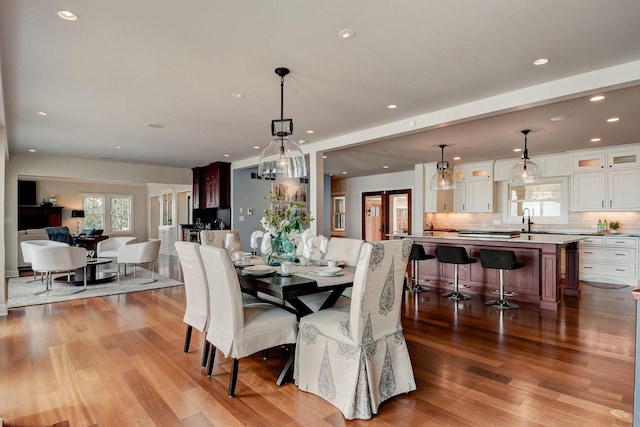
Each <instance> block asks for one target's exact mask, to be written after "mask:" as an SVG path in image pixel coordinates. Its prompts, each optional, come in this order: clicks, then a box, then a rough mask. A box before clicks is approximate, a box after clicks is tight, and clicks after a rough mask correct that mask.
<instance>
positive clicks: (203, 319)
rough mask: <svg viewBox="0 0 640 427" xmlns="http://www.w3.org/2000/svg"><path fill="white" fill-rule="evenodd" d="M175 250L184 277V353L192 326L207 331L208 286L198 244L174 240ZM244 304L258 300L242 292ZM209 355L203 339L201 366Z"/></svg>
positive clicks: (206, 343) (187, 350) (207, 345)
mask: <svg viewBox="0 0 640 427" xmlns="http://www.w3.org/2000/svg"><path fill="white" fill-rule="evenodd" d="M175 247H176V252H177V253H178V259H179V260H180V267H181V268H182V276H183V279H184V291H185V295H186V307H185V310H184V318H183V319H182V321H183V322H184V323H186V324H187V331H186V333H185V337H184V349H183V351H184V353H185V354H186V353H188V352H189V345H190V343H191V333H192V331H193V328H196V329H197V330H198V331H200V332H206V331H207V325H208V323H209V288H208V286H209V285H208V284H207V276H206V273H205V271H204V264H203V263H202V258H201V257H200V245H199V244H198V243H193V242H176V243H175ZM242 301H243V303H245V304H251V303H257V302H259V300H258V299H257V298H254V297H252V296H251V295H247V294H242ZM208 356H209V343H208V342H207V341H206V339H205V341H204V345H203V347H202V367H203V368H204V367H205V366H206V364H207V359H208Z"/></svg>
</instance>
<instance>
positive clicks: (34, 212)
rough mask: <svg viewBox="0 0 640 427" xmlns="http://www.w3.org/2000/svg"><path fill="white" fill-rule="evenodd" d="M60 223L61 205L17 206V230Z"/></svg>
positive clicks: (53, 225) (58, 225) (57, 225)
mask: <svg viewBox="0 0 640 427" xmlns="http://www.w3.org/2000/svg"><path fill="white" fill-rule="evenodd" d="M61 225H62V206H50V205H45V206H20V207H19V208H18V230H27V229H29V228H45V227H60V226H61Z"/></svg>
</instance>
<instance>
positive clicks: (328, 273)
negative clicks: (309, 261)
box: [309, 267, 342, 277]
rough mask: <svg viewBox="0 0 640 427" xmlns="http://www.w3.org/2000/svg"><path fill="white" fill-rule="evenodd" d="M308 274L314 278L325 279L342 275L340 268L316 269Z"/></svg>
mask: <svg viewBox="0 0 640 427" xmlns="http://www.w3.org/2000/svg"><path fill="white" fill-rule="evenodd" d="M309 274H313V275H314V276H325V277H332V276H339V275H341V274H342V268H340V267H324V268H318V269H315V270H312V271H311V272H309Z"/></svg>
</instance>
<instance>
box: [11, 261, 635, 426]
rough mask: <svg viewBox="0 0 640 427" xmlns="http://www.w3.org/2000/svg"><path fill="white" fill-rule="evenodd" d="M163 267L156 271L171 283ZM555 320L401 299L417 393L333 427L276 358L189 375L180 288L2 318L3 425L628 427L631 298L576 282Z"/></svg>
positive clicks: (474, 303) (335, 421) (335, 418)
mask: <svg viewBox="0 0 640 427" xmlns="http://www.w3.org/2000/svg"><path fill="white" fill-rule="evenodd" d="M176 265H177V263H176V262H175V259H173V258H171V259H169V258H168V257H163V260H162V262H161V266H160V274H163V275H168V276H171V277H173V278H176V279H180V271H179V268H178V267H177V266H176ZM582 288H583V295H582V297H581V298H579V299H578V298H567V299H566V301H565V302H564V303H563V304H562V305H561V307H560V310H559V311H558V312H557V313H554V312H551V311H545V310H540V309H539V308H538V307H537V306H536V305H533V304H522V306H521V308H520V309H519V310H515V311H504V312H501V311H498V310H495V309H491V308H488V307H486V306H485V305H484V304H483V299H482V298H481V297H479V296H474V297H473V298H472V300H470V301H465V302H461V303H459V304H454V303H453V302H451V301H449V300H446V299H443V298H441V297H440V296H439V293H436V292H433V291H432V292H429V293H424V294H419V295H410V294H406V295H405V297H406V300H405V306H404V309H403V326H404V333H405V337H406V340H407V343H408V346H409V352H410V355H411V359H412V363H413V368H414V373H415V377H416V381H417V385H418V390H417V391H415V392H412V393H410V394H408V395H403V396H399V397H396V398H393V399H391V400H390V401H389V402H387V403H385V404H384V405H383V406H382V407H381V408H380V412H379V414H378V415H377V416H375V417H374V418H373V419H372V420H370V421H354V422H348V421H345V420H344V419H343V417H342V415H341V414H340V412H338V411H337V410H336V409H335V408H334V407H333V406H331V405H330V404H328V403H326V402H325V401H324V400H322V399H320V398H319V397H317V396H314V395H311V394H308V393H304V392H300V391H299V390H298V389H297V388H296V387H295V385H293V384H287V385H285V386H283V387H278V386H276V385H275V384H274V381H275V379H276V376H277V374H278V373H279V371H280V369H281V368H282V366H283V364H284V363H285V361H286V354H281V353H280V351H272V352H271V356H272V357H271V358H270V359H269V360H267V361H263V360H262V357H261V355H255V356H253V357H250V358H247V359H242V360H241V362H240V372H239V377H238V385H237V388H236V394H237V397H236V398H233V399H229V398H228V397H227V385H228V379H229V370H230V365H231V364H230V362H229V360H225V359H224V358H223V357H222V356H221V355H220V353H218V356H217V358H216V365H215V369H214V375H213V377H212V378H207V376H206V375H205V374H204V372H203V371H202V370H201V369H200V368H199V361H200V350H201V344H202V342H201V340H202V337H201V335H199V334H198V333H196V331H194V335H193V338H192V347H191V351H190V352H189V354H187V355H184V354H182V342H183V338H184V330H185V327H184V324H183V323H182V315H183V310H184V292H183V289H182V288H168V289H162V290H156V291H144V292H138V293H133V294H127V295H120V296H109V297H102V298H95V299H89V300H77V301H70V302H64V303H58V304H52V305H44V306H36V307H29V308H23V309H12V310H10V312H9V316H7V317H4V318H0V372H2V373H1V374H0V379H1V381H0V418H1V419H4V426H97V425H99V426H132V425H141V426H152V425H157V426H212V425H215V426H240V425H251V426H274V425H277V426H281V427H284V426H297V425H304V426H316V425H318V426H321V425H333V426H340V425H367V426H398V425H402V426H418V425H438V426H618V425H623V426H628V425H631V414H632V413H633V381H634V373H633V360H634V328H635V302H634V301H633V299H632V297H631V289H630V288H624V289H602V288H600V287H594V286H590V285H583V286H582Z"/></svg>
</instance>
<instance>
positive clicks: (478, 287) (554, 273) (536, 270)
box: [393, 231, 586, 310]
mask: <svg viewBox="0 0 640 427" xmlns="http://www.w3.org/2000/svg"><path fill="white" fill-rule="evenodd" d="M425 234H426V235H419V236H417V235H411V236H409V235H406V236H399V235H394V236H393V237H407V238H410V239H411V240H413V241H414V243H417V244H421V245H422V246H423V247H424V249H425V252H426V253H427V254H430V255H435V254H436V246H438V245H446V246H462V247H464V248H465V249H466V250H467V253H468V254H469V257H470V258H476V259H477V260H478V263H477V264H470V265H466V266H461V268H460V271H459V276H458V277H459V280H460V284H461V285H468V286H469V288H470V290H471V291H473V292H474V293H477V294H480V295H490V294H491V293H492V291H493V290H495V289H497V288H498V270H494V269H486V268H483V267H482V265H481V264H480V262H479V261H480V249H483V248H486V249H504V250H512V251H514V252H515V253H516V258H517V259H518V261H519V262H522V263H524V267H523V268H521V269H519V270H513V271H509V272H505V290H507V291H513V292H517V293H518V295H517V296H513V297H510V299H514V300H518V301H524V302H532V303H539V304H540V307H541V308H544V309H548V310H557V309H558V304H559V303H560V300H561V296H562V295H561V291H560V253H561V251H562V249H564V250H565V254H566V261H565V263H566V264H565V292H564V293H565V295H574V296H579V295H580V286H579V281H578V242H579V241H580V240H583V239H585V238H586V237H585V236H578V235H565V234H543V235H539V234H521V235H519V236H515V237H510V236H504V235H495V236H493V235H490V233H486V234H465V235H459V234H458V233H455V232H435V231H434V232H427V233H425ZM462 267H464V268H462ZM453 270H454V268H453V265H452V264H442V263H439V262H437V260H426V261H420V279H428V280H430V282H429V286H438V287H443V288H444V287H445V286H448V284H449V283H451V282H452V280H453Z"/></svg>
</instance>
